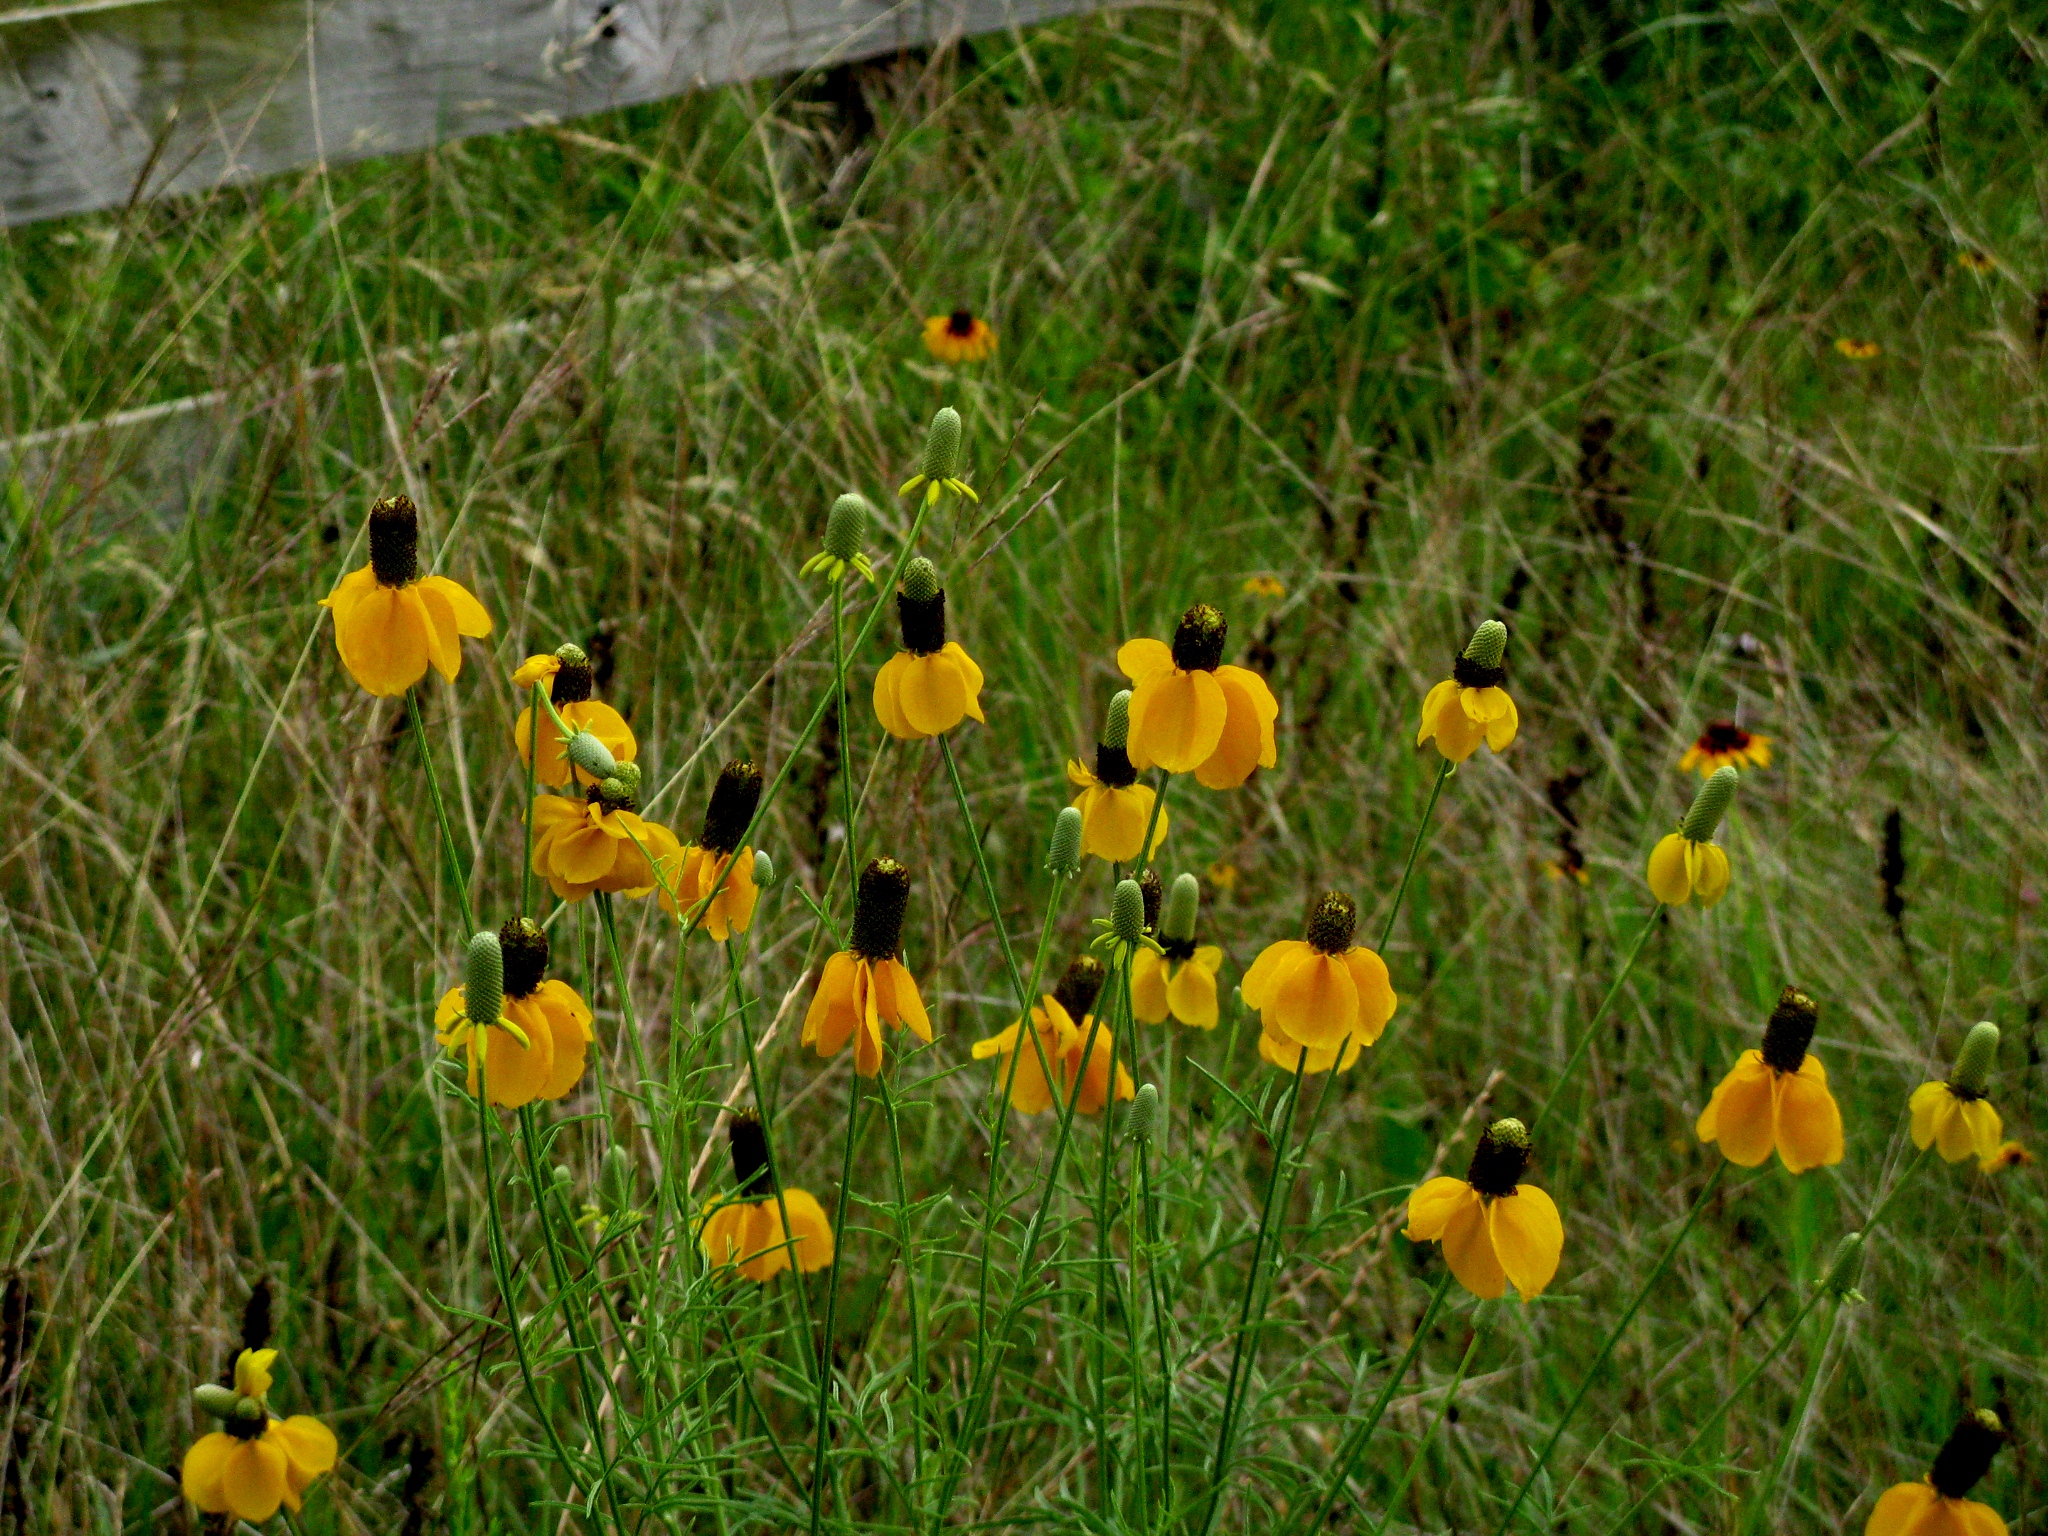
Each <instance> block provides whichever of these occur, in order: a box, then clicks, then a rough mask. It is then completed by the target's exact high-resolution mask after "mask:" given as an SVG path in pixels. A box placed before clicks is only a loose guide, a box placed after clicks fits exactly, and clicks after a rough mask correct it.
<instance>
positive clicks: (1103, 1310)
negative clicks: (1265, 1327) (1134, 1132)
mask: <svg viewBox="0 0 2048 1536" xmlns="http://www.w3.org/2000/svg"><path fill="white" fill-rule="evenodd" d="M1113 1003H1114V1006H1115V1010H1116V1011H1115V1013H1114V1015H1113V1019H1114V1022H1113V1023H1112V1025H1111V1027H1110V1031H1109V1076H1108V1078H1107V1079H1106V1080H1105V1081H1106V1083H1107V1086H1106V1087H1105V1088H1104V1090H1103V1102H1102V1177H1101V1181H1100V1184H1099V1186H1098V1188H1097V1191H1096V1197H1095V1472H1096V1492H1097V1497H1098V1502H1097V1505H1096V1508H1097V1510H1098V1511H1099V1512H1100V1514H1101V1515H1102V1518H1103V1521H1104V1523H1105V1524H1106V1523H1107V1522H1108V1520H1109V1507H1110V1496H1111V1492H1112V1486H1113V1484H1114V1482H1115V1477H1114V1468H1113V1466H1112V1457H1111V1456H1110V1450H1109V1289H1110V1277H1111V1271H1112V1269H1113V1268H1114V1265H1115V1254H1114V1253H1113V1251H1112V1249H1111V1244H1112V1242H1113V1240H1114V1237H1115V1233H1114V1232H1113V1231H1112V1227H1111V1217H1110V1205H1109V1175H1110V1172H1111V1170H1112V1169H1113V1168H1114V1167H1115V1165H1116V1129H1115V1120H1116V1061H1117V1046H1118V1040H1119V1037H1120V1036H1121V1037H1124V1038H1128V1037H1129V1035H1130V1033H1131V1031H1132V1030H1133V1029H1134V1028H1135V1027H1136V1026H1135V1025H1133V1024H1132V1022H1131V972H1130V967H1129V966H1126V967H1124V970H1123V975H1122V977H1121V985H1120V986H1119V987H1118V988H1117V992H1116V995H1115V997H1114V999H1113ZM1091 1057H1092V1052H1091V1053H1090V1054H1088V1055H1083V1056H1082V1058H1081V1067H1080V1070H1079V1071H1078V1072H1076V1073H1075V1077H1076V1079H1077V1082H1078V1079H1080V1078H1083V1077H1085V1076H1086V1075H1087V1071H1088V1062H1089V1061H1090V1059H1091ZM1142 1464H1143V1458H1142V1457H1141V1458H1140V1465H1141V1467H1142Z"/></svg>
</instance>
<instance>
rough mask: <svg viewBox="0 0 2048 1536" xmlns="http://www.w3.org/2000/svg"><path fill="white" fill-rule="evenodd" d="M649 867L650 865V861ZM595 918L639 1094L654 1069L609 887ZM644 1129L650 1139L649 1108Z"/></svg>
mask: <svg viewBox="0 0 2048 1536" xmlns="http://www.w3.org/2000/svg"><path fill="white" fill-rule="evenodd" d="M650 867H652V866H651V863H650ZM597 920H598V924H599V926H600V927H602V928H603V929H604V941H605V947H606V948H607V949H609V950H610V951H611V956H612V977H613V981H614V983H615V985H616V986H617V987H618V989H619V1019H620V1022H621V1023H623V1024H624V1025H625V1027H626V1034H627V1036H628V1038H630V1039H631V1040H632V1042H633V1065H634V1066H635V1067H636V1068H637V1069H638V1070H639V1073H640V1085H639V1091H638V1093H636V1094H635V1095H633V1097H634V1098H641V1097H643V1096H644V1095H645V1094H646V1092H647V1089H648V1086H649V1085H650V1084H651V1083H653V1081H654V1069H653V1067H651V1066H650V1065H648V1061H647V1042H646V1041H645V1040H642V1039H641V1038H640V1014H639V1011H638V1010H637V1009H636V1008H634V1006H633V987H632V983H631V982H630V981H628V980H627V978H626V956H625V953H624V952H623V951H622V950H621V949H620V948H619V927H618V922H617V920H616V919H615V918H614V917H613V915H612V893H611V892H610V891H599V892H598V893H597ZM646 1131H647V1136H648V1140H649V1141H652V1140H653V1139H654V1117H653V1114H652V1113H651V1112H650V1113H649V1115H648V1122H647V1127H646Z"/></svg>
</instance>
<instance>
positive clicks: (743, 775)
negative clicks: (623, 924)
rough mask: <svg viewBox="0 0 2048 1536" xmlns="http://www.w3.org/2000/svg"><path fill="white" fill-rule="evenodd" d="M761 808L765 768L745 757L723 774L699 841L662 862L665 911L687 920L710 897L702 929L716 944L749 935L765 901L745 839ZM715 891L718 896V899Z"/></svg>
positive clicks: (712, 794) (706, 809)
mask: <svg viewBox="0 0 2048 1536" xmlns="http://www.w3.org/2000/svg"><path fill="white" fill-rule="evenodd" d="M760 804H761V770H760V768H759V767H757V766H756V765H755V764H754V763H752V762H750V761H749V760H748V759H746V758H744V757H736V758H734V759H733V760H732V761H731V762H729V763H727V764H726V765H725V766H724V767H723V768H721V769H720V770H719V773H718V782H717V784H715V785H714V786H712V790H711V803H710V804H709V805H707V806H706V807H705V808H704V825H703V827H702V828H701V829H699V831H698V833H697V841H696V842H694V843H691V844H689V845H688V846H687V847H685V848H684V849H683V850H682V852H681V853H680V854H678V855H677V856H676V857H675V858H673V859H668V858H664V859H663V860H662V861H661V866H660V867H661V875H662V880H663V886H662V891H661V905H662V907H663V909H664V910H666V911H668V912H669V913H671V914H673V915H675V916H676V917H679V918H682V919H684V920H686V921H687V920H688V919H689V918H690V916H691V915H692V914H693V913H694V912H695V911H696V909H697V906H698V904H699V903H700V902H702V901H703V900H704V898H705V897H707V896H710V897H711V904H710V906H708V907H706V908H705V909H704V918H703V921H702V922H701V923H699V924H698V926H699V927H701V928H702V929H703V930H704V931H705V932H706V933H708V934H710V935H711V937H712V940H713V942H715V943H719V944H723V943H724V942H725V941H726V940H727V939H728V938H729V937H731V936H732V935H733V934H735V933H745V932H746V931H747V929H748V927H749V926H750V925H751V924H752V923H753V921H754V904H755V903H756V902H757V901H759V900H760V897H761V893H760V890H759V889H758V888H757V887H756V886H755V884H754V850H753V849H752V848H742V847H741V846H740V840H741V839H742V838H744V837H745V836H746V835H747V828H748V827H749V826H751V825H752V824H753V820H754V812H755V811H756V810H757V809H758V808H759V807H760ZM728 864H730V865H731V866H732V873H731V874H730V875H728V874H726V872H725V870H726V866H727V865H728ZM721 880H723V882H724V883H723V884H722V885H721V884H720V881H721ZM671 890H673V892H674V894H673V895H671V894H670V891H671ZM713 891H716V892H717V893H718V894H717V895H716V896H712V894H711V893H712V892H713Z"/></svg>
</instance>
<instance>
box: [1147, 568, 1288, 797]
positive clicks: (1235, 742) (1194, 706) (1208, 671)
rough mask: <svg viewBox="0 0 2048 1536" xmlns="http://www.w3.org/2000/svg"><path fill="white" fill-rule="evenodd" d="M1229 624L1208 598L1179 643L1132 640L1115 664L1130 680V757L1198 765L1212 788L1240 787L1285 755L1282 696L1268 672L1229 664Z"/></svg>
mask: <svg viewBox="0 0 2048 1536" xmlns="http://www.w3.org/2000/svg"><path fill="white" fill-rule="evenodd" d="M1228 635H1229V626H1228V625H1227V624H1225V623H1224V621H1223V615H1222V614H1221V613H1219V612H1217V611H1216V610H1215V609H1214V608H1211V607H1210V606H1209V605H1208V604H1207V603H1197V604H1195V606H1194V607H1192V608H1190V609H1189V610H1188V611H1187V612H1186V613H1184V614H1182V615H1181V619H1180V624H1179V625H1178V626H1177V627H1176V628H1175V630H1174V632H1173V644H1172V645H1170V646H1169V645H1166V644H1164V643H1163V642H1161V641H1158V640H1126V641H1125V642H1124V644H1123V646H1122V648H1121V649H1120V650H1118V651H1117V653H1116V664H1117V666H1118V667H1120V668H1121V669H1122V670H1123V674H1124V676H1126V677H1128V678H1129V679H1130V680H1131V733H1130V740H1129V742H1128V743H1127V748H1126V749H1127V750H1128V751H1129V753H1130V758H1131V765H1132V766H1133V767H1135V768H1139V769H1145V768H1152V767H1159V768H1164V769H1165V770H1166V771H1167V772H1168V773H1193V774H1194V776H1195V782H1196V783H1198V784H1201V785H1202V786H1204V787H1205V788H1208V789H1235V788H1237V787H1238V786H1239V785H1240V784H1242V783H1244V781H1245V780H1246V779H1248V778H1250V777H1251V776H1252V770H1253V769H1254V768H1271V767H1272V766H1273V765H1274V764H1275V763H1276V762H1278V761H1279V757H1278V748H1277V747H1276V746H1275V745H1274V739H1273V722H1274V721H1275V720H1277V719H1279V718H1280V705H1279V702H1278V701H1277V700H1276V699H1274V697H1273V690H1272V689H1270V688H1268V687H1267V686H1266V680H1265V679H1264V678H1263V677H1261V676H1259V674H1258V673H1256V672H1253V671H1250V670H1249V669H1247V668H1245V667H1232V666H1225V665H1224V664H1223V643H1224V641H1225V639H1226V638H1227V637H1228Z"/></svg>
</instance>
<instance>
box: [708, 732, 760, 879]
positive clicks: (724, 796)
mask: <svg viewBox="0 0 2048 1536" xmlns="http://www.w3.org/2000/svg"><path fill="white" fill-rule="evenodd" d="M760 805H761V768H760V765H759V764H758V763H756V762H754V761H753V760H752V759H751V758H745V757H736V758H734V759H733V760H732V761H731V762H729V763H727V764H726V765H725V766H724V767H723V768H721V769H719V770H718V782H717V783H716V784H714V785H712V786H711V803H710V804H709V805H707V806H705V807H704V825H703V827H702V828H701V829H700V830H699V831H698V833H697V846H698V847H699V848H702V849H705V850H706V851H708V852H711V853H731V852H733V851H734V850H735V849H736V848H738V847H739V845H740V842H741V840H742V839H743V838H745V837H746V835H747V828H748V827H750V826H752V825H753V824H754V812H755V811H756V810H758V809H760ZM754 858H755V863H756V865H757V866H758V865H759V863H760V855H759V854H756V855H755V856H754ZM754 883H755V884H756V885H759V884H760V883H761V881H760V874H759V871H758V868H757V870H756V873H755V877H754Z"/></svg>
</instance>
